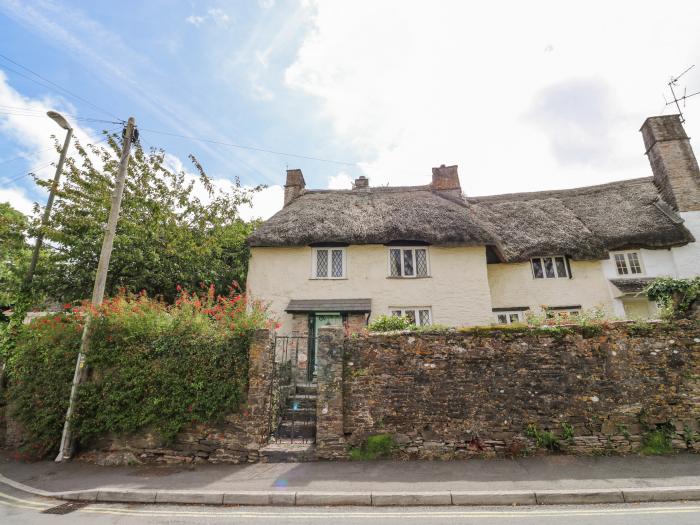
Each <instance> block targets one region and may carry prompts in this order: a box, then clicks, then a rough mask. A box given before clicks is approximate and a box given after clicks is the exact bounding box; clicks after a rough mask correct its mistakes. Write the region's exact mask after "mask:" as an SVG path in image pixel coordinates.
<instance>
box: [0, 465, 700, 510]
mask: <svg viewBox="0 0 700 525" xmlns="http://www.w3.org/2000/svg"><path fill="white" fill-rule="evenodd" d="M0 482H2V483H4V484H5V485H7V486H10V487H13V488H14V489H16V490H19V491H23V492H25V493H30V494H34V495H38V496H44V497H51V498H58V499H68V500H85V501H91V502H110V503H151V504H165V503H170V504H209V505H263V506H316V505H323V506H325V505H352V506H377V507H380V506H401V507H407V506H426V505H430V506H436V505H440V506H445V505H514V504H515V505H559V504H587V503H607V504H616V503H618V504H619V503H631V502H634V503H637V502H664V501H679V500H685V501H694V500H700V455H697V454H678V455H674V456H665V457H639V456H627V457H575V456H539V457H530V458H522V459H514V460H507V459H492V460H475V459H472V460H466V461H445V462H438V461H435V462H430V461H410V462H408V461H407V462H398V461H369V462H311V463H258V464H245V465H208V464H205V465H197V466H152V465H140V466H133V467H101V466H97V465H91V464H85V463H79V462H69V463H66V464H56V463H53V462H51V461H40V462H34V463H26V462H20V461H14V460H12V459H10V457H9V456H8V455H2V454H0Z"/></svg>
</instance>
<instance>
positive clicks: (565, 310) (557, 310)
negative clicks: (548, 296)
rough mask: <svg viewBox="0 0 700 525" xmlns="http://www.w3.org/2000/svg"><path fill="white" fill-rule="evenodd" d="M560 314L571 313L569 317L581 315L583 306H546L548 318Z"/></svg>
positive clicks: (545, 314) (545, 313) (546, 316)
mask: <svg viewBox="0 0 700 525" xmlns="http://www.w3.org/2000/svg"><path fill="white" fill-rule="evenodd" d="M550 314H551V315H550ZM559 314H569V317H573V316H578V315H581V308H563V309H562V308H546V309H545V311H544V316H545V318H547V319H554V318H556V317H557V316H558V315H559Z"/></svg>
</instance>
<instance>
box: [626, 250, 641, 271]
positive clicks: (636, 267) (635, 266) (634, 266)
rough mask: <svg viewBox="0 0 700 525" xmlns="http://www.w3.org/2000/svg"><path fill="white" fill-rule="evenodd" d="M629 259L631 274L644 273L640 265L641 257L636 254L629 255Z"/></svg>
mask: <svg viewBox="0 0 700 525" xmlns="http://www.w3.org/2000/svg"><path fill="white" fill-rule="evenodd" d="M627 258H628V260H629V262H630V272H632V273H642V265H641V264H640V263H639V255H637V254H636V253H628V254H627Z"/></svg>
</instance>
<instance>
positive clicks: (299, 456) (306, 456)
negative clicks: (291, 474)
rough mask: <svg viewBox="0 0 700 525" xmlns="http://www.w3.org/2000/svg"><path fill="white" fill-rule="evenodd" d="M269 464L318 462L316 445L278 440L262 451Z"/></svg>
mask: <svg viewBox="0 0 700 525" xmlns="http://www.w3.org/2000/svg"><path fill="white" fill-rule="evenodd" d="M260 454H261V455H262V457H263V458H265V461H267V462H268V463H301V462H305V461H315V460H316V445H314V444H313V443H299V442H298V441H297V442H291V441H290V440H278V441H276V442H274V443H270V444H268V445H266V446H265V447H263V448H261V449H260Z"/></svg>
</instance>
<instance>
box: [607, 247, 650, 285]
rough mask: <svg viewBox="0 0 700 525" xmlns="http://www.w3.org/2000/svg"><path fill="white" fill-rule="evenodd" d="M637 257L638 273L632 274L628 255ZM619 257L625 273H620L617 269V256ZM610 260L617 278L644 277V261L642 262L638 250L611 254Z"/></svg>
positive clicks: (640, 253)
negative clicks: (621, 259)
mask: <svg viewBox="0 0 700 525" xmlns="http://www.w3.org/2000/svg"><path fill="white" fill-rule="evenodd" d="M632 254H634V255H636V256H637V262H638V263H639V272H637V273H634V272H632V264H631V263H630V255H632ZM618 255H619V256H621V257H622V258H623V260H624V264H625V268H626V269H627V273H620V269H619V268H618V267H617V256H618ZM610 259H612V263H613V266H614V267H615V273H616V274H617V276H618V277H623V278H625V277H642V276H644V275H646V269H645V268H644V261H643V260H642V252H641V251H640V250H626V251H624V252H611V253H610Z"/></svg>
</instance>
